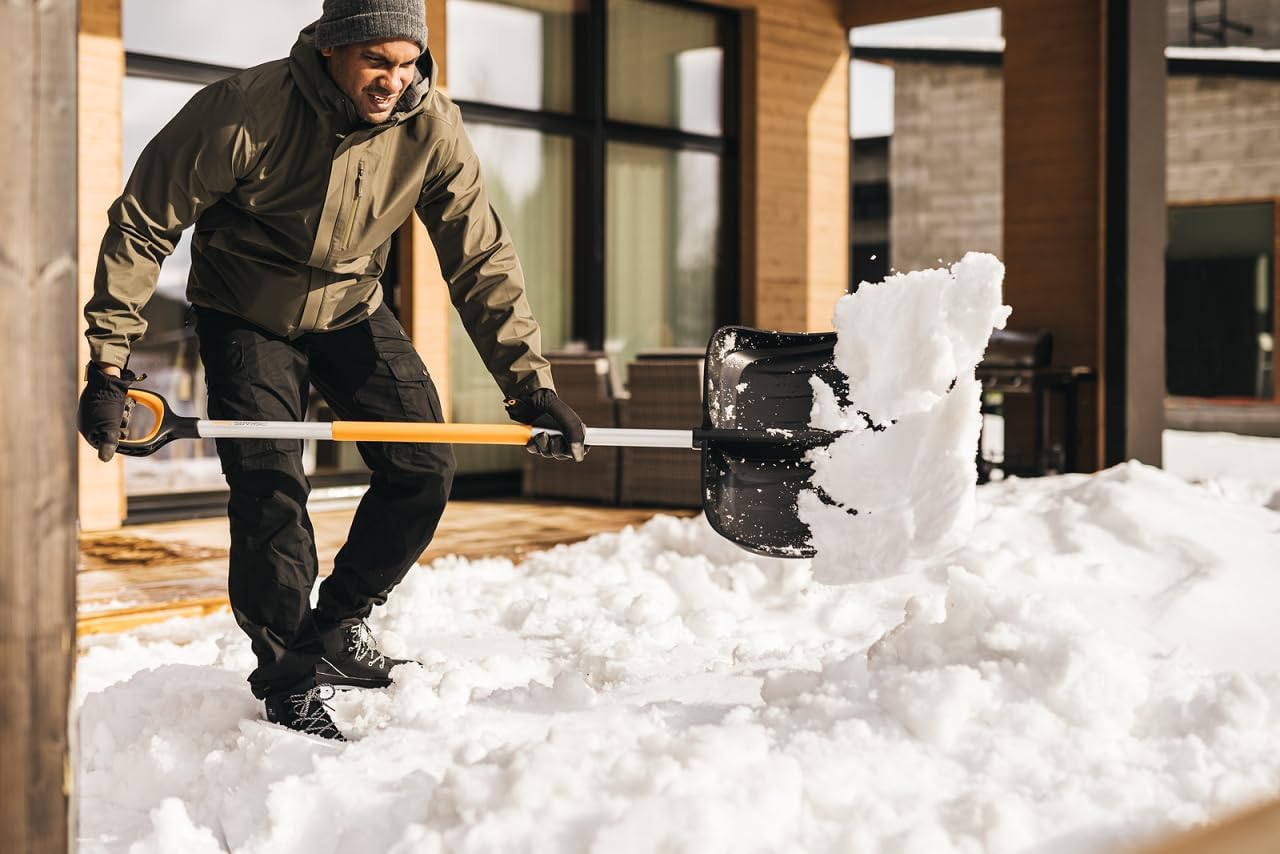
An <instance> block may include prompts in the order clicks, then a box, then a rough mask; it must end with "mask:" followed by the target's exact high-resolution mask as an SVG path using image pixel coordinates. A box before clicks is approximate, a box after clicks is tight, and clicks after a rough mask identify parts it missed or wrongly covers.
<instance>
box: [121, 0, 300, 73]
mask: <svg viewBox="0 0 1280 854" xmlns="http://www.w3.org/2000/svg"><path fill="white" fill-rule="evenodd" d="M322 7H323V0H271V2H270V3H262V2H259V0H219V2H218V4H217V11H216V12H213V11H212V9H211V8H210V6H209V4H206V3H174V2H173V0H125V3H124V49H125V50H127V51H133V52H136V53H152V54H157V55H159V56H171V57H175V58H177V59H190V60H195V61H197V62H210V63H213V64H215V65H230V66H234V67H239V68H248V67H249V66H251V65H257V64H258V63H261V62H267V61H268V60H272V59H283V58H284V57H286V56H288V55H289V49H290V48H292V47H293V43H294V42H295V41H297V39H298V32H299V31H300V30H302V28H303V27H305V26H307V25H308V24H310V23H311V22H312V21H314V20H316V19H317V18H319V17H320V12H321V9H322Z"/></svg>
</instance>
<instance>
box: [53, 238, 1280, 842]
mask: <svg viewBox="0 0 1280 854" xmlns="http://www.w3.org/2000/svg"><path fill="white" fill-rule="evenodd" d="M969 260H970V259H969V258H967V259H966V262H967V261H969ZM973 260H974V263H973V264H972V265H970V266H968V267H967V268H966V267H964V266H962V265H960V264H957V265H955V267H953V268H952V270H951V272H952V273H953V274H955V275H954V281H955V282H961V281H963V280H964V279H965V277H966V274H965V272H964V271H965V269H968V270H969V271H971V272H973V273H974V275H976V276H977V277H978V279H980V280H981V281H975V282H973V283H972V284H973V287H974V292H975V293H976V292H978V291H981V290H983V288H985V287H986V286H987V285H993V284H994V286H995V288H996V289H997V291H996V292H995V293H994V299H991V297H992V296H993V294H992V293H991V292H990V291H989V290H988V292H987V298H986V299H985V301H981V300H980V301H971V305H970V307H976V306H979V303H981V304H982V305H985V308H984V309H983V311H985V314H984V313H982V312H979V313H978V314H976V315H966V314H965V312H964V311H963V309H964V308H965V306H964V305H963V303H964V302H965V300H963V299H960V300H959V302H958V303H955V304H953V305H949V306H948V305H941V306H932V308H933V309H937V310H935V311H933V312H932V313H931V314H930V313H928V311H926V309H930V306H929V305H927V303H928V301H929V300H936V299H937V295H938V293H939V292H945V291H946V290H947V288H948V287H949V285H948V284H947V283H946V282H944V281H943V278H945V275H946V274H945V273H944V275H943V277H942V278H940V277H939V276H938V275H936V274H937V273H938V271H932V272H931V273H928V274H911V276H913V277H915V276H924V278H913V279H912V280H911V282H907V283H905V284H904V283H902V282H899V285H903V287H902V288H901V289H900V291H899V292H896V293H895V292H890V291H877V289H876V288H863V289H860V291H859V297H858V299H859V300H860V302H849V301H846V302H844V303H843V304H844V305H845V306H849V305H860V306H861V308H855V309H850V310H846V311H845V312H844V314H845V319H849V318H854V319H855V320H856V319H857V318H861V319H862V320H866V318H865V316H863V315H862V312H864V311H874V310H879V309H876V308H875V306H876V305H881V306H882V308H883V310H884V312H885V315H886V321H885V322H882V323H872V324H870V327H869V328H871V329H873V330H874V329H876V328H882V329H890V328H892V324H890V323H889V322H888V321H889V320H891V319H892V318H893V317H899V318H901V317H906V318H915V319H917V320H920V321H921V326H922V328H921V329H920V330H918V335H917V336H916V337H917V339H918V340H919V341H920V342H922V343H921V344H920V346H907V345H906V344H905V343H904V344H903V351H902V354H901V357H900V358H895V359H893V360H892V361H891V364H890V367H891V369H892V370H894V371H896V372H897V374H896V375H894V376H890V377H882V378H877V377H875V376H871V375H870V374H868V375H867V376H857V377H855V379H856V382H855V383H853V384H852V386H853V387H854V388H855V395H854V397H855V399H854V401H853V404H854V406H853V407H842V406H837V405H836V403H835V399H834V392H831V391H830V390H828V391H827V393H826V396H825V398H824V400H825V404H823V402H822V401H820V404H823V405H826V407H827V408H826V415H825V417H827V418H830V419H835V420H836V422H838V423H837V424H836V426H841V427H842V429H845V428H850V427H852V428H856V427H857V425H858V423H859V422H860V421H861V416H859V415H858V414H857V413H858V412H859V411H867V412H870V413H872V414H873V415H875V416H876V418H877V420H878V421H879V422H880V423H882V424H884V425H886V428H885V429H884V430H870V429H868V430H864V431H861V433H860V434H859V435H858V436H855V437H854V438H856V439H857V440H858V441H857V442H854V443H846V445H847V447H846V446H845V445H840V444H839V443H837V444H834V445H833V446H832V451H831V453H830V455H829V457H828V458H827V459H824V460H819V465H818V468H819V476H817V477H815V480H816V481H820V483H819V484H818V485H820V486H822V487H823V488H824V489H826V490H827V492H828V495H829V496H833V501H835V502H836V504H839V505H841V506H844V507H848V508H849V509H858V508H859V507H860V508H861V511H860V513H859V515H860V516H862V517H863V518H860V519H857V518H856V517H853V516H852V515H851V514H849V513H846V512H844V511H843V510H839V509H838V510H837V512H835V513H827V512H826V511H823V510H822V509H821V508H816V507H815V506H812V505H811V506H810V508H809V510H811V511H812V510H817V511H818V512H817V513H816V514H815V515H812V516H811V517H810V518H811V524H813V525H814V526H815V528H820V529H822V530H820V531H819V533H821V534H823V535H824V536H822V537H817V538H815V544H816V545H818V547H819V558H818V559H817V560H816V561H814V562H810V561H804V560H790V561H788V560H778V559H768V558H761V557H756V556H753V555H751V554H748V553H746V552H744V551H742V550H741V549H739V548H738V547H736V546H734V545H733V544H731V543H729V542H727V541H725V540H722V539H720V538H719V537H717V536H716V535H715V534H714V533H713V532H712V530H711V528H710V527H709V526H708V525H707V523H706V522H705V521H704V520H702V519H695V520H678V519H674V518H670V517H659V518H657V519H654V520H653V521H651V522H649V523H648V524H646V525H644V526H643V527H641V528H638V529H627V530H625V531H623V532H621V533H618V534H606V535H601V536H597V537H594V538H592V539H590V540H587V541H586V542H582V543H578V544H576V545H572V546H562V547H558V548H555V549H552V550H550V551H546V552H542V553H538V554H535V555H532V556H530V557H529V558H528V559H527V560H525V561H524V562H523V563H520V564H512V563H511V562H510V561H506V560H475V561H468V560H463V559H460V558H442V559H440V560H437V561H436V562H435V563H433V564H432V565H431V566H430V567H423V568H420V569H418V570H416V571H414V572H411V573H410V575H409V577H408V578H407V579H406V580H405V582H404V584H403V585H402V586H401V587H400V588H399V589H398V590H397V591H396V592H395V594H394V595H393V596H392V598H391V600H390V602H389V603H388V605H387V606H386V607H385V608H383V609H381V610H380V611H379V612H378V613H376V614H375V615H374V618H373V619H372V621H371V622H372V625H373V628H374V630H375V632H376V634H377V635H378V636H379V637H380V639H381V641H382V644H383V647H384V649H385V650H386V651H387V652H388V653H390V654H392V655H395V656H409V657H413V658H416V659H418V660H420V661H421V662H422V666H421V667H413V666H406V667H402V668H399V669H398V670H397V672H396V677H397V681H396V684H395V685H393V686H392V687H391V688H389V689H387V690H385V691H368V692H361V691H350V692H345V693H343V694H341V695H339V696H338V697H337V698H336V699H335V700H334V701H333V706H334V708H335V717H336V719H337V721H338V723H339V725H340V726H341V727H342V729H343V730H344V731H345V732H346V733H347V734H348V735H349V736H350V737H351V738H352V741H351V742H349V743H346V744H330V743H321V742H318V741H316V740H312V739H309V738H306V737H304V736H300V735H297V734H295V733H291V732H289V731H287V730H284V729H282V728H279V727H275V726H272V725H269V724H266V723H265V722H263V721H262V720H261V717H260V715H261V711H260V709H261V706H260V704H259V703H257V702H256V701H255V700H254V699H253V697H252V696H251V694H250V693H249V689H248V685H247V684H246V682H245V681H244V678H245V675H246V674H247V673H248V672H249V670H250V669H251V668H252V666H253V656H252V653H251V651H250V649H249V646H248V643H247V642H246V640H245V638H244V637H243V635H242V634H241V633H240V632H239V630H238V629H237V628H236V626H235V625H234V623H233V622H232V620H231V618H230V617H229V616H225V615H223V616H215V617H210V618H206V619H200V620H178V621H172V622H169V623H165V624H161V625H157V626H151V627H147V628H143V629H139V630H136V631H133V632H130V633H127V634H122V635H115V636H99V637H94V638H90V639H88V640H87V641H86V644H85V652H84V654H83V656H82V657H81V659H80V664H79V668H78V682H77V698H76V703H77V707H78V709H79V734H80V741H79V768H78V772H77V774H78V782H79V795H80V850H81V851H83V852H120V854H126V852H127V854H148V852H157V854H159V852H176V851H181V852H187V854H207V852H215V851H236V852H262V854H267V852H270V854H295V852H296V854H332V853H335V852H360V854H363V852H383V851H387V852H393V854H409V852H445V851H449V852H595V853H596V854H614V852H651V851H652V852H657V851H661V852H697V854H707V853H708V852H733V854H742V852H806V854H808V852H831V854H859V852H906V854H946V852H1031V851H1037V852H1054V854H1065V852H1090V854H1094V852H1108V851H1121V850H1125V849H1126V848H1127V847H1129V846H1132V845H1134V844H1137V843H1140V842H1143V841H1145V840H1147V839H1150V838H1152V837H1154V836H1157V835H1160V834H1163V833H1166V832H1169V831H1171V830H1174V829H1177V828H1182V827H1187V826H1190V825H1194V824H1197V823H1202V822H1205V821H1207V820H1209V819H1212V818H1214V817H1216V816H1219V815H1222V814H1224V813H1226V812H1228V811H1231V810H1232V809H1234V808H1236V807H1240V806H1243V805H1246V804H1249V803H1251V802H1253V801H1255V800H1259V799H1262V798H1266V797H1269V796H1275V795H1277V794H1280V671H1278V670H1277V669H1276V664H1275V649H1276V648H1277V645H1278V644H1280V620H1277V619H1276V612H1277V603H1280V559H1278V558H1280V450H1278V449H1280V440H1269V441H1268V440H1248V439H1242V438H1240V437H1224V436H1221V435H1210V436H1207V437H1205V436H1195V435H1191V434H1172V433H1171V434H1169V436H1168V437H1167V441H1166V452H1167V454H1168V457H1169V466H1170V470H1168V471H1165V470H1160V469H1156V468H1151V467H1147V466H1143V465H1139V464H1137V463H1130V464H1126V465H1122V466H1118V467H1116V468H1113V469H1109V470H1107V471H1104V472H1100V473H1098V474H1096V475H1092V476H1087V475H1065V476H1059V477H1051V478H1042V479H1038V480H1018V479H1011V480H1008V481H1004V482H1000V483H993V484H989V485H986V486H983V487H981V488H978V489H977V491H976V495H975V493H974V490H973V487H972V481H973V477H974V475H973V472H972V455H971V454H970V453H969V452H968V451H967V450H966V449H968V448H972V447H974V444H975V443H976V441H977V426H978V420H977V418H978V416H977V412H976V397H975V396H974V395H975V392H974V389H973V388H972V386H971V385H970V384H968V383H967V382H966V379H971V374H972V364H973V362H974V361H976V359H977V358H978V357H979V356H980V354H981V346H980V345H981V341H982V340H985V335H986V334H987V330H988V329H989V327H990V325H992V324H994V323H998V322H1001V321H1002V318H1001V317H1000V312H999V310H998V309H999V299H998V278H997V277H998V275H999V274H1000V272H1001V271H1000V270H999V269H998V262H997V263H996V264H994V265H993V264H990V263H988V262H987V261H985V260H983V259H982V258H981V257H975V258H974V259H973ZM991 260H994V259H991ZM922 282H933V283H934V284H933V285H931V286H929V287H924V288H919V289H917V290H918V291H919V294H920V296H919V298H918V299H916V300H915V304H914V305H901V304H895V302H896V301H895V299H894V297H896V296H902V295H905V294H907V293H910V292H911V288H910V287H907V285H910V284H912V283H914V284H920V283H922ZM984 282H985V283H986V284H985V285H984V284H983V283H984ZM895 287H896V286H895ZM950 298H951V297H947V296H945V294H944V300H945V299H950ZM848 299H849V298H846V300H848ZM913 299H915V298H913ZM966 318H967V319H966ZM975 318H976V319H975ZM837 320H838V321H840V320H841V315H840V313H838V314H837ZM978 321H980V322H978ZM838 326H839V327H840V329H841V330H842V334H843V331H845V330H846V327H845V326H844V325H842V322H841V323H838ZM965 327H972V329H971V331H974V330H976V331H975V332H974V334H975V335H977V336H978V338H977V339H975V341H974V342H970V343H971V344H972V346H969V345H966V346H965V347H958V346H956V347H953V346H952V344H953V343H955V342H963V341H965V340H967V339H966V335H965V334H963V329H964V328H965ZM969 337H972V336H969ZM926 338H927V339H928V340H927V341H926V340H925V339H926ZM949 342H950V343H949ZM900 343H902V342H900ZM838 356H839V354H838ZM855 362H856V360H855ZM882 364H889V363H882ZM966 372H967V374H968V375H969V376H968V377H966ZM881 379H883V380H884V382H880V380H881ZM953 380H955V382H954V383H953ZM858 388H861V389H862V390H863V394H864V398H863V400H861V401H859V400H858V399H857V393H856V392H857V389H858ZM876 388H879V389H880V390H881V391H882V392H883V394H882V395H880V399H879V400H878V401H877V399H876V397H875V395H874V394H872V392H873V391H874V390H875V389H876ZM904 390H905V391H904ZM900 392H903V393H906V392H909V393H912V394H915V395H916V397H915V398H913V399H914V400H915V401H916V403H911V401H909V400H907V398H906V397H904V396H902V394H900ZM819 397H822V395H819ZM904 407H905V408H904ZM821 408H822V406H819V409H821ZM819 414H822V413H815V417H816V415H819ZM911 419H919V420H918V421H913V420H911ZM815 423H817V422H816V421H815ZM833 423H834V422H833ZM1242 457H1244V458H1245V459H1246V460H1247V462H1244V463H1243V464H1242V462H1241V458H1242ZM824 472H825V474H824ZM895 472H899V473H903V474H901V475H895ZM908 474H909V477H908V476H907V475H908ZM823 506H824V507H832V506H834V505H832V504H827V503H826V502H823ZM961 511H963V512H961ZM850 519H856V521H855V522H853V523H850V521H849V520H850ZM939 531H945V532H946V534H947V536H946V537H944V538H940V537H938V536H937V533H938V532H939ZM904 537H905V538H907V540H909V547H901V546H900V545H899V544H898V543H899V541H900V540H901V539H902V538H904ZM823 580H826V581H832V580H838V581H842V582H850V583H844V584H841V585H838V586H831V585H828V584H824V583H822V581H823Z"/></svg>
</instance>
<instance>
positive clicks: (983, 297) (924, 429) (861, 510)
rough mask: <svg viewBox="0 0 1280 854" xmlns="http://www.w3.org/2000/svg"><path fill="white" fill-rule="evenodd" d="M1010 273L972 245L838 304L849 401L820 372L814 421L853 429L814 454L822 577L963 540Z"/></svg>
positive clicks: (874, 570)
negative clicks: (991, 348) (987, 368)
mask: <svg viewBox="0 0 1280 854" xmlns="http://www.w3.org/2000/svg"><path fill="white" fill-rule="evenodd" d="M1003 281H1004V265H1003V264H1001V263H1000V262H999V261H998V260H997V259H996V258H995V256H993V255H987V254H983V253H977V252H970V253H968V254H967V255H965V256H964V258H963V259H962V260H961V261H959V262H958V263H956V264H954V265H952V266H951V267H950V268H948V269H937V270H922V271H918V272H913V273H901V274H898V275H895V276H890V277H888V278H887V279H885V280H884V282H882V283H879V284H872V283H868V282H864V283H863V284H862V286H861V287H860V288H859V289H858V291H857V292H856V293H853V294H849V295H848V296H845V297H842V298H841V299H840V301H839V302H838V303H837V304H836V310H835V317H834V323H835V327H836V334H837V343H836V351H835V359H836V366H837V367H838V368H839V369H840V370H841V371H842V372H843V373H844V374H845V375H846V376H847V377H848V385H849V404H848V405H842V404H841V402H840V401H839V400H838V399H837V396H836V393H835V392H834V390H832V389H831V388H830V387H829V386H828V385H827V384H825V383H824V382H823V381H822V380H820V379H817V378H816V377H815V378H814V380H813V385H814V409H813V415H812V418H811V423H812V424H813V426H815V427H821V428H824V429H828V430H843V431H847V432H846V434H845V435H844V436H842V437H841V438H840V439H838V440H836V441H835V442H834V443H832V444H831V445H830V446H829V447H828V448H825V449H823V450H821V451H818V452H815V453H814V454H813V455H812V462H813V468H814V478H813V485H814V486H815V487H816V488H815V489H814V490H812V491H808V492H804V493H802V494H801V496H800V502H799V510H800V518H801V519H802V520H803V521H804V522H805V523H806V524H808V525H809V528H810V530H811V531H812V533H813V538H812V542H813V545H814V547H815V549H816V550H817V557H816V558H815V561H814V567H813V571H814V576H815V578H817V579H819V580H821V581H824V582H827V583H831V584H837V583H848V582H852V581H859V580H863V579H867V578H876V577H883V576H888V575H893V574H895V573H897V572H901V571H903V569H904V568H905V565H906V563H907V561H908V560H909V559H910V558H913V557H915V558H927V557H932V556H936V555H938V554H940V553H943V552H946V551H948V550H950V549H952V548H954V547H956V546H957V545H959V544H960V543H961V542H963V539H964V537H965V536H966V535H967V534H968V532H969V529H970V528H971V527H972V524H973V513H974V506H975V505H974V484H975V482H976V481H977V469H976V466H975V460H974V456H975V453H976V449H977V447H978V434H979V432H980V431H981V427H982V421H981V416H980V414H979V396H980V394H981V386H980V384H979V383H978V381H977V380H976V379H975V378H974V368H975V367H977V365H978V362H980V361H981V360H982V354H983V352H984V351H985V350H986V347H987V340H988V339H989V338H990V336H991V330H992V329H993V328H995V329H1003V328H1004V324H1005V320H1006V319H1007V318H1008V316H1009V312H1010V308H1009V307H1008V306H1007V305H1003V304H1002V303H1001V284H1002V282H1003Z"/></svg>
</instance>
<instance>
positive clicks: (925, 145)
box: [889, 62, 1004, 270]
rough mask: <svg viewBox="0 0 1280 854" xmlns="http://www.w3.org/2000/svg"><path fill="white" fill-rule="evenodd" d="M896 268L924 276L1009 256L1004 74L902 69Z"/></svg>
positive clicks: (901, 65)
mask: <svg viewBox="0 0 1280 854" xmlns="http://www.w3.org/2000/svg"><path fill="white" fill-rule="evenodd" d="M894 68H895V85H894V133H893V137H892V138H891V140H890V156H889V186H890V192H891V193H892V200H891V205H892V211H893V213H892V216H891V219H890V241H889V246H890V249H889V263H890V265H891V266H893V267H894V268H896V269H898V270H916V269H920V268H922V267H935V266H938V262H939V259H941V260H942V261H943V262H944V263H951V262H952V261H956V260H959V259H960V257H961V256H963V255H964V253H965V252H967V251H970V250H977V251H983V252H994V253H996V254H997V255H999V254H1001V246H1002V244H1001V239H1002V237H1001V232H1002V222H1001V219H1002V216H1001V210H1002V209H1001V205H1002V178H1003V161H1002V150H1003V149H1002V146H1003V134H1004V129H1003V126H1002V124H1001V109H1002V108H1001V100H1002V97H1003V96H1002V86H1001V81H1000V69H999V67H995V66H991V67H984V66H975V65H939V64H935V63H927V62H897V63H894Z"/></svg>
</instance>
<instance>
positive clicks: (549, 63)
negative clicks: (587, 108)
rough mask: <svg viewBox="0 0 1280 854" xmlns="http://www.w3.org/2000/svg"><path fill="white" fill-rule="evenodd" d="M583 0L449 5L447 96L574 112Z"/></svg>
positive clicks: (481, 0)
mask: <svg viewBox="0 0 1280 854" xmlns="http://www.w3.org/2000/svg"><path fill="white" fill-rule="evenodd" d="M585 11H586V2H585V0H549V2H539V3H536V4H528V5H527V6H526V5H522V4H516V3H500V2H488V1H487V0H450V2H449V13H448V17H447V20H448V26H449V56H448V66H447V72H448V83H449V94H450V95H451V96H452V97H454V98H456V99H458V100H462V101H479V102H483V103H486V104H497V105H501V106H505V107H516V108H519V109H523V110H551V111H555V112H570V111H572V109H573V39H574V16H575V14H577V13H580V12H585Z"/></svg>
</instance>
